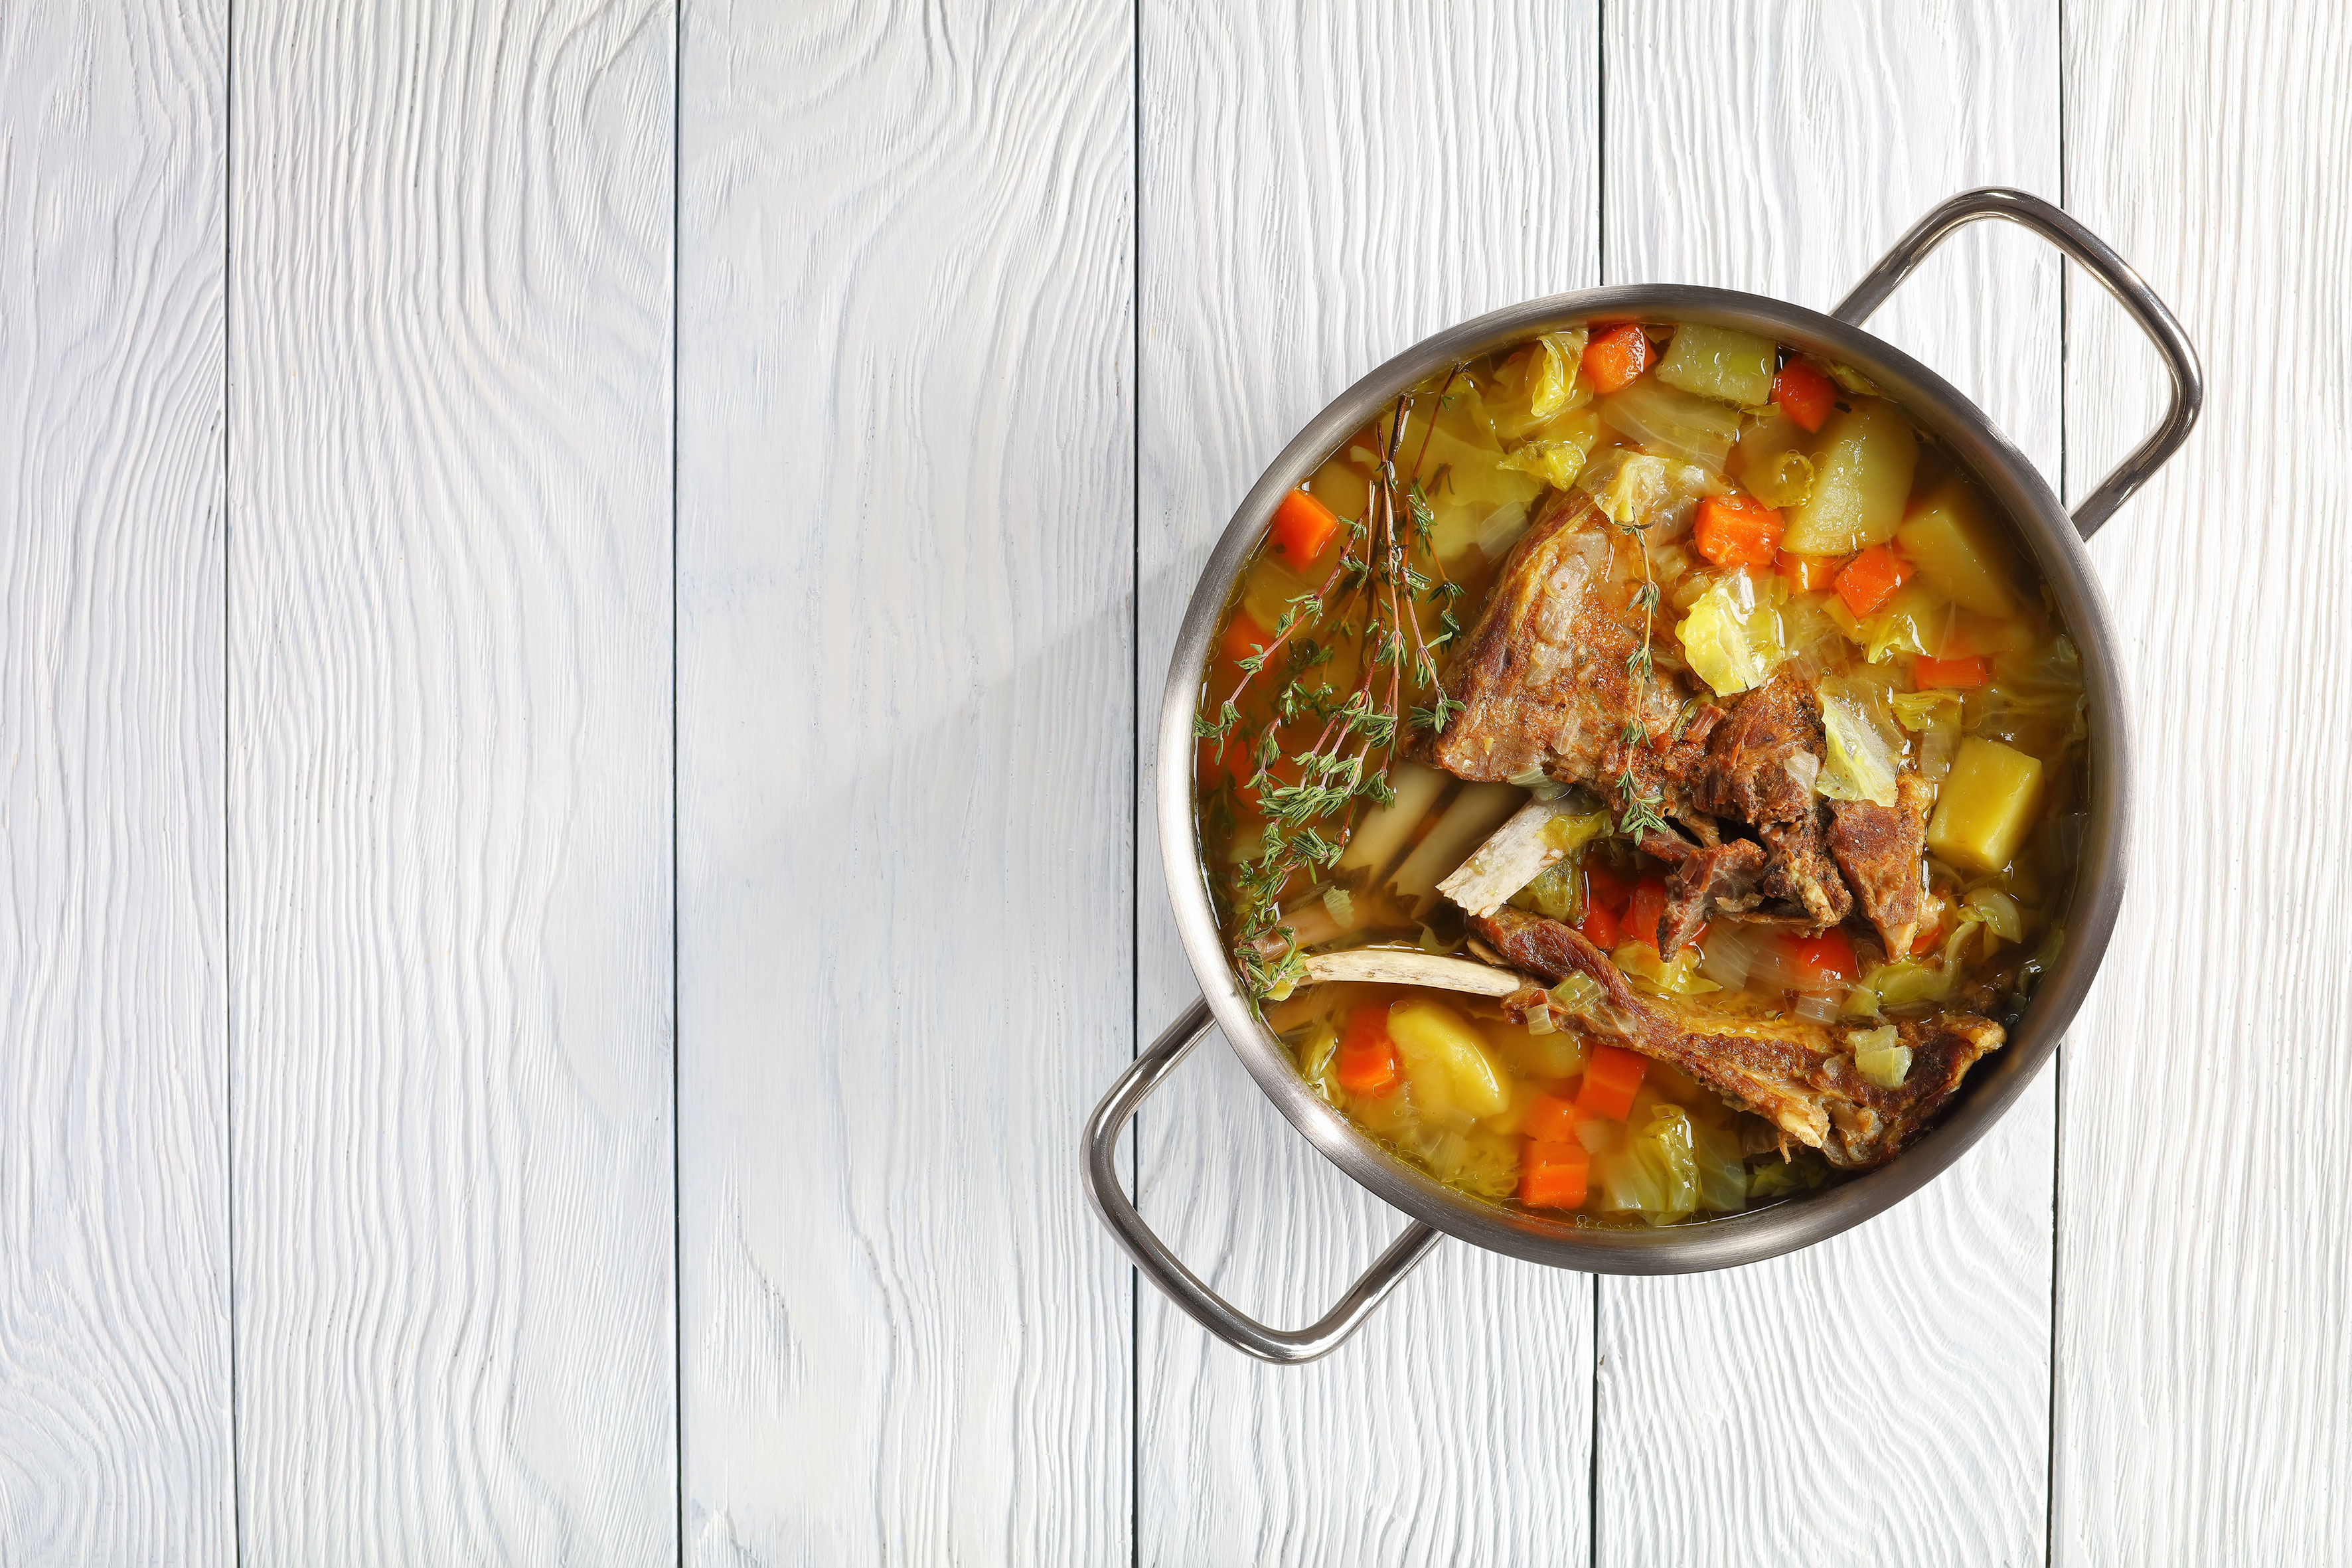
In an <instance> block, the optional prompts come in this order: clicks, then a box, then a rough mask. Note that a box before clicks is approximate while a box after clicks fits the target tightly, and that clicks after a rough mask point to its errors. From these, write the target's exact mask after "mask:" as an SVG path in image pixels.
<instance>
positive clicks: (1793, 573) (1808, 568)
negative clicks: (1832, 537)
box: [1780, 550, 1837, 594]
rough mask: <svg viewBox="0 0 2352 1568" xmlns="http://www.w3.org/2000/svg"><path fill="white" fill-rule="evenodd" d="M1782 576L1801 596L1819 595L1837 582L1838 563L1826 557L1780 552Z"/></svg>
mask: <svg viewBox="0 0 2352 1568" xmlns="http://www.w3.org/2000/svg"><path fill="white" fill-rule="evenodd" d="M1780 575H1781V576H1783V577H1786V578H1787V579H1788V580H1789V586H1790V587H1791V588H1794V589H1795V590H1796V591H1797V592H1798V593H1800V594H1818V593H1820V592H1821V591H1822V589H1824V588H1826V587H1828V586H1829V585H1830V584H1832V583H1834V582H1836V581H1837V563H1836V562H1834V561H1832V560H1831V559H1830V558H1829V557H1828V556H1826V555H1791V554H1790V553H1789V552H1787V551H1785V550H1784V551H1782V552H1780Z"/></svg>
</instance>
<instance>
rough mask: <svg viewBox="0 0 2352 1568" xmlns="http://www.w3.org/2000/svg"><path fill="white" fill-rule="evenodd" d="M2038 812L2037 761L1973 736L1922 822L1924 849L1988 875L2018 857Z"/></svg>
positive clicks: (1964, 743) (2039, 778)
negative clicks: (1924, 823) (1930, 814)
mask: <svg viewBox="0 0 2352 1568" xmlns="http://www.w3.org/2000/svg"><path fill="white" fill-rule="evenodd" d="M2041 810H2042V759H2041V758H2039V757H2029V756H2027V755H2026V754H2025V753H2024V752H2020V751H2015V750H2012V749H2011V748H2010V747H2008V746H2004V745H2002V744H2001V743H2000V742H1998V741H1984V740H1979V739H1978V738H1976V737H1975V736H1973V735H1972V736H1970V737H1969V739H1967V740H1965V741H1962V742H1960V749H1959V751H1958V753H1957V754H1956V755H1955V756H1954V757H1953V758H1952V771H1951V773H1949V774H1948V775H1947V776H1946V777H1945V780H1944V787H1943V790H1942V793H1941V794H1940V795H1938V796H1937V801H1936V815H1935V816H1933V817H1932V818H1930V819H1929V821H1928V823H1927V847H1928V849H1929V850H1930V851H1931V852H1932V853H1934V854H1936V855H1937V856H1938V857H1940V858H1943V859H1944V860H1946V861H1948V862H1949V863H1950V864H1951V865H1952V866H1954V867H1955V868H1958V869H1959V870H1962V871H1966V872H1969V873H1972V874H1974V875H1978V876H1990V874H1992V873H1993V872H1996V871H1999V870H2000V868H2002V867H2004V866H2006V865H2008V864H2009V863H2010V862H2011V860H2013V859H2015V858H2017V851H2018V847H2019V846H2021V845H2022V844H2023V843H2024V842H2025V836H2026V834H2028V833H2029V832H2031V831H2032V827H2033V821H2034V818H2035V817H2036V816H2039V815H2040V813H2041Z"/></svg>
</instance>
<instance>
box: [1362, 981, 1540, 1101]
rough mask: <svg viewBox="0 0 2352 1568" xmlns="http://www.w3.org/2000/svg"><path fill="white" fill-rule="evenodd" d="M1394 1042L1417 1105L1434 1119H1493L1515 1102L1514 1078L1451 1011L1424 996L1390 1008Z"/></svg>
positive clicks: (1466, 1020) (1462, 1019)
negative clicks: (1453, 1116)
mask: <svg viewBox="0 0 2352 1568" xmlns="http://www.w3.org/2000/svg"><path fill="white" fill-rule="evenodd" d="M1389 1038H1390V1039H1391V1040H1393V1041H1395V1042H1396V1048H1397V1055H1398V1056H1399V1057H1400V1058H1402V1059H1403V1062H1404V1075H1405V1079H1406V1081H1407V1082H1409V1083H1410V1084H1412V1099H1413V1103H1414V1104H1415V1105H1417V1106H1419V1107H1420V1108H1421V1110H1422V1111H1423V1115H1424V1116H1426V1117H1428V1118H1429V1119H1430V1120H1432V1121H1438V1122H1440V1123H1441V1124H1443V1122H1444V1120H1445V1119H1446V1113H1447V1112H1449V1111H1451V1112H1455V1113H1458V1114H1459V1115H1461V1116H1464V1117H1468V1118H1473V1119H1475V1118H1477V1117H1481V1116H1492V1115H1494V1114H1495V1113H1496V1112H1497V1111H1499V1110H1503V1109H1504V1107H1506V1106H1507V1105H1509V1104H1510V1102H1511V1079H1510V1074H1509V1073H1507V1072H1506V1071H1505V1070H1504V1069H1503V1068H1502V1067H1501V1065H1500V1064H1498V1063H1497V1062H1496V1060H1495V1058H1493V1057H1492V1056H1491V1055H1489V1054H1488V1053H1487V1050H1486V1041H1485V1040H1483V1039H1481V1038H1480V1037H1479V1035H1478V1031H1477V1030H1476V1029H1475V1028H1473V1027H1472V1026H1471V1025H1470V1021H1469V1020H1468V1019H1466V1018H1465V1017H1463V1016H1462V1015H1461V1014H1459V1013H1456V1012H1455V1011H1454V1009H1452V1008H1451V1007H1445V1006H1441V1005H1439V1004H1437V1003H1435V1002H1430V1001H1425V1000H1423V999H1422V998H1419V997H1415V998H1413V999H1412V1001H1409V1002H1399V1003H1398V1004H1396V1005H1394V1006H1392V1007H1391V1008H1390V1009H1389Z"/></svg>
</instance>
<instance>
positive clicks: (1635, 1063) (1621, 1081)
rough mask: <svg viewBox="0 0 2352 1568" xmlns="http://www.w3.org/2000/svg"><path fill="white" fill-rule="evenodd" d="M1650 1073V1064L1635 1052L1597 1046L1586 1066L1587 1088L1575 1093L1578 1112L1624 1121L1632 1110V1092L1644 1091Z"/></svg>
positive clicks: (1585, 1083)
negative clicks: (1642, 1088) (1643, 1087)
mask: <svg viewBox="0 0 2352 1568" xmlns="http://www.w3.org/2000/svg"><path fill="white" fill-rule="evenodd" d="M1648 1070H1649V1064H1648V1063H1647V1062H1646V1061H1644V1060H1643V1058H1641V1057H1639V1056H1637V1055H1635V1054H1634V1053H1633V1052H1632V1051H1629V1050H1624V1049H1622V1048H1621V1047H1616V1046H1600V1045H1596V1046H1594V1047H1592V1055H1591V1058H1590V1059H1588V1060H1587V1061H1586V1062H1585V1064H1584V1087H1583V1088H1581V1089H1578V1090H1577V1091H1576V1109H1577V1110H1580V1111H1582V1112H1583V1113H1584V1114H1585V1115H1587V1116H1601V1117H1606V1118H1608V1119H1609V1120H1610V1121H1624V1120H1625V1113H1626V1112H1627V1111H1630V1110H1633V1091H1634V1090H1635V1089H1639V1088H1641V1087H1642V1075H1643V1073H1645V1072H1647V1071H1648Z"/></svg>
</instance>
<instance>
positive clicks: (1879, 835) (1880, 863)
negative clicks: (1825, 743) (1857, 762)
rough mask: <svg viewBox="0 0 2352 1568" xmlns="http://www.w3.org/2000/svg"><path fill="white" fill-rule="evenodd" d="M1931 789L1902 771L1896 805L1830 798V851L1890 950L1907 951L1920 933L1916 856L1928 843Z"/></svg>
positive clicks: (1917, 856) (1925, 783)
mask: <svg viewBox="0 0 2352 1568" xmlns="http://www.w3.org/2000/svg"><path fill="white" fill-rule="evenodd" d="M1935 801H1936V792H1935V791H1934V790H1933V789H1931V788H1929V787H1928V784H1927V780H1925V779H1923V778H1921V777H1920V776H1919V775H1918V774H1916V773H1904V774H1902V775H1901V776H1900V777H1898V778H1897V779H1896V780H1895V804H1894V805H1891V806H1890V805H1872V804H1871V803H1870V802H1869V801H1866V800H1858V801H1844V800H1840V801H1832V802H1831V803H1830V808H1829V810H1830V831H1829V846H1830V854H1831V856H1832V858H1834V859H1835V860H1836V861H1837V865H1838V869H1839V870H1841V871H1843V872H1844V873H1845V880H1846V885H1847V886H1848V887H1850V888H1852V889H1853V896H1854V898H1855V899H1856V900H1858V901H1859V902H1860V903H1861V905H1862V912H1863V913H1864V915H1866V916H1868V917H1869V919H1870V923H1871V924H1872V925H1874V926H1876V927H1877V928H1878V934H1879V935H1880V936H1881V937H1883V938H1885V942H1886V951H1887V952H1910V951H1911V941H1912V939H1913V938H1914V937H1916V936H1917V935H1918V934H1919V913H1920V887H1919V857H1920V855H1921V854H1922V853H1923V852H1924V851H1925V850H1926V848H1927V810H1928V808H1929V807H1930V806H1932V805H1934V804H1935Z"/></svg>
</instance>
